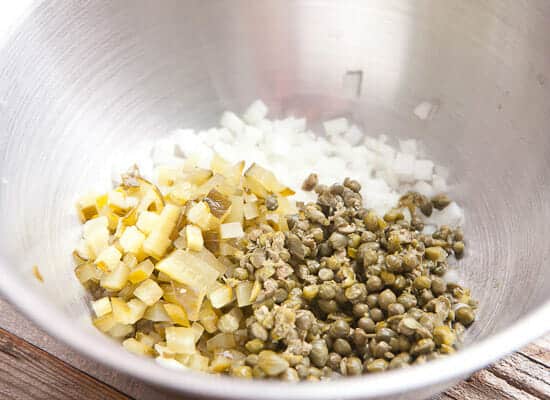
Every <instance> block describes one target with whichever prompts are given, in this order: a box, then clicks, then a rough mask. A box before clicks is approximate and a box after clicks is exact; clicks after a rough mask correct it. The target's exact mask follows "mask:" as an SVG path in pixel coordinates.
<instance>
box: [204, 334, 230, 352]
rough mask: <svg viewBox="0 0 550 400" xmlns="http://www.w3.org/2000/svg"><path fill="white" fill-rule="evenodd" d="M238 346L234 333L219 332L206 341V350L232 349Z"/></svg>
mask: <svg viewBox="0 0 550 400" xmlns="http://www.w3.org/2000/svg"><path fill="white" fill-rule="evenodd" d="M235 346H236V342H235V337H234V336H233V334H232V333H218V334H217V335H216V336H214V337H213V338H212V339H209V340H208V341H207V342H206V350H208V351H209V352H211V353H213V352H215V351H219V350H226V349H232V348H234V347H235Z"/></svg>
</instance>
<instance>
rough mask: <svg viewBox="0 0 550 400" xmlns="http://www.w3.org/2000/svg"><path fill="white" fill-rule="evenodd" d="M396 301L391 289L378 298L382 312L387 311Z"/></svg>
mask: <svg viewBox="0 0 550 400" xmlns="http://www.w3.org/2000/svg"><path fill="white" fill-rule="evenodd" d="M396 300H397V298H396V296H395V293H393V292H392V291H391V290H390V289H386V290H384V291H383V292H382V293H380V295H379V296H378V305H379V306H380V308H381V309H382V310H387V309H388V306H389V305H390V304H392V303H395V302H396Z"/></svg>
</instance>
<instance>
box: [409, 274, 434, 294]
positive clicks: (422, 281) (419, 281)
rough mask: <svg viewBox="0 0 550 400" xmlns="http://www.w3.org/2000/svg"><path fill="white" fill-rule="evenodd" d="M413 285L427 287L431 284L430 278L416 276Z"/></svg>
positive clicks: (416, 287)
mask: <svg viewBox="0 0 550 400" xmlns="http://www.w3.org/2000/svg"><path fill="white" fill-rule="evenodd" d="M413 286H414V288H415V289H419V290H421V289H429V288H430V287H431V286H432V280H431V279H430V278H429V277H427V276H425V275H421V276H417V277H416V278H415V279H414V281H413Z"/></svg>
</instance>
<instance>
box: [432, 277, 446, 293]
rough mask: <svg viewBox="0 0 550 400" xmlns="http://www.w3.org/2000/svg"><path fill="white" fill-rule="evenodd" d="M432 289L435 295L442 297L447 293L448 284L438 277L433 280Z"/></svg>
mask: <svg viewBox="0 0 550 400" xmlns="http://www.w3.org/2000/svg"><path fill="white" fill-rule="evenodd" d="M431 289H432V292H433V294H434V295H436V296H440V295H442V294H443V293H445V292H446V291H447V283H446V282H445V280H444V279H443V278H440V277H438V276H436V277H434V278H432V285H431Z"/></svg>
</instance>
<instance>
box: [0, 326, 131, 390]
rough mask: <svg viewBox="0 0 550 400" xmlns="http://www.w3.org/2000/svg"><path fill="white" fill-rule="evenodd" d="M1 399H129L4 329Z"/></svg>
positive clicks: (0, 341)
mask: <svg viewBox="0 0 550 400" xmlns="http://www.w3.org/2000/svg"><path fill="white" fill-rule="evenodd" d="M0 398H2V399H14V400H30V399H33V400H34V399H89V400H95V399H97V400H104V399H105V400H111V399H112V400H127V399H130V397H128V396H126V395H124V394H123V393H121V392H119V391H118V390H116V389H114V388H112V387H110V386H108V385H106V384H105V383H103V382H100V381H98V380H96V379H94V378H92V377H91V376H89V375H87V374H85V373H83V372H81V371H79V370H78V369H76V368H74V367H72V366H71V365H69V364H67V363H65V362H63V361H61V360H59V359H58V358H56V357H54V356H52V355H51V354H49V353H46V352H45V351H43V350H41V349H39V348H38V347H36V346H33V345H32V344H30V343H28V342H26V341H25V340H23V339H21V338H19V337H17V336H15V335H13V334H11V333H10V332H8V331H6V330H4V329H0Z"/></svg>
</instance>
